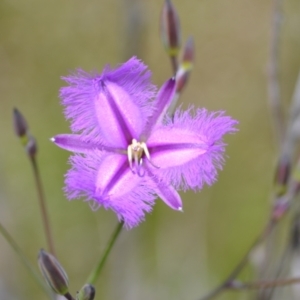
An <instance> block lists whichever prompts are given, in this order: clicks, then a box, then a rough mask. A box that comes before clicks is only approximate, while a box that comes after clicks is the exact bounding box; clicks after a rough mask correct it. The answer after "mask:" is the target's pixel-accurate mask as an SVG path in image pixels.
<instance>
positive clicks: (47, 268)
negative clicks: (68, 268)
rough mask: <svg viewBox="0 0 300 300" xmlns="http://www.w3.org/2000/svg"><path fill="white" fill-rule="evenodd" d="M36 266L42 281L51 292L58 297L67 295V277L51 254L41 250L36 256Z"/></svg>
mask: <svg viewBox="0 0 300 300" xmlns="http://www.w3.org/2000/svg"><path fill="white" fill-rule="evenodd" d="M38 264H39V267H40V270H41V272H42V274H43V276H44V279H45V280H46V282H47V283H48V285H49V286H50V287H51V288H52V290H53V291H54V292H55V293H56V294H59V295H66V294H68V276H67V274H66V272H65V270H64V269H63V267H62V266H61V264H60V263H59V262H58V260H57V259H56V258H55V257H54V256H53V255H52V254H50V253H47V252H46V251H45V250H43V249H41V250H40V252H39V255H38Z"/></svg>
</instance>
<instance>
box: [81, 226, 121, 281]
mask: <svg viewBox="0 0 300 300" xmlns="http://www.w3.org/2000/svg"><path fill="white" fill-rule="evenodd" d="M123 224H124V223H123V222H120V223H119V224H118V225H117V227H116V229H115V231H114V232H113V234H112V236H111V238H110V240H109V242H108V244H107V246H106V249H105V250H104V253H103V255H102V257H101V258H100V260H99V262H98V264H97V265H96V267H95V268H94V270H93V271H92V272H91V274H90V276H89V277H88V279H87V281H86V282H87V283H89V284H92V285H95V283H96V281H97V279H98V277H99V275H100V273H101V271H102V269H103V266H104V264H105V262H106V259H107V257H108V255H109V253H110V251H111V249H112V247H113V245H114V244H115V242H116V240H117V237H118V236H119V234H120V232H121V229H122V227H123Z"/></svg>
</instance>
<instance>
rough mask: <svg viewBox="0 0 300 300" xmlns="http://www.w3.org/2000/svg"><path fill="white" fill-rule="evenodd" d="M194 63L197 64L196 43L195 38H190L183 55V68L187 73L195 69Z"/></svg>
mask: <svg viewBox="0 0 300 300" xmlns="http://www.w3.org/2000/svg"><path fill="white" fill-rule="evenodd" d="M194 62H195V43H194V38H193V37H192V36H190V37H189V38H188V39H187V41H186V43H185V45H184V49H183V55H182V59H181V66H182V68H184V69H185V70H186V71H190V70H192V68H193V67H194Z"/></svg>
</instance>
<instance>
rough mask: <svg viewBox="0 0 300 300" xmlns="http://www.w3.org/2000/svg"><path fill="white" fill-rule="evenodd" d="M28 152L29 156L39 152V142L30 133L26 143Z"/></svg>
mask: <svg viewBox="0 0 300 300" xmlns="http://www.w3.org/2000/svg"><path fill="white" fill-rule="evenodd" d="M25 149H26V152H27V154H28V156H29V157H34V156H35V155H36V153H37V143H36V140H35V138H34V137H33V136H32V135H29V138H28V140H27V144H26V145H25Z"/></svg>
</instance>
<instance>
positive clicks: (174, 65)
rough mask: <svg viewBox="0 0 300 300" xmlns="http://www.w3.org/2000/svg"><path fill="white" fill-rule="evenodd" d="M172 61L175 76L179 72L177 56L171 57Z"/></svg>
mask: <svg viewBox="0 0 300 300" xmlns="http://www.w3.org/2000/svg"><path fill="white" fill-rule="evenodd" d="M170 60H171V65H172V69H173V74H174V76H175V75H176V72H177V70H178V61H177V56H174V55H172V56H170Z"/></svg>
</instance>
